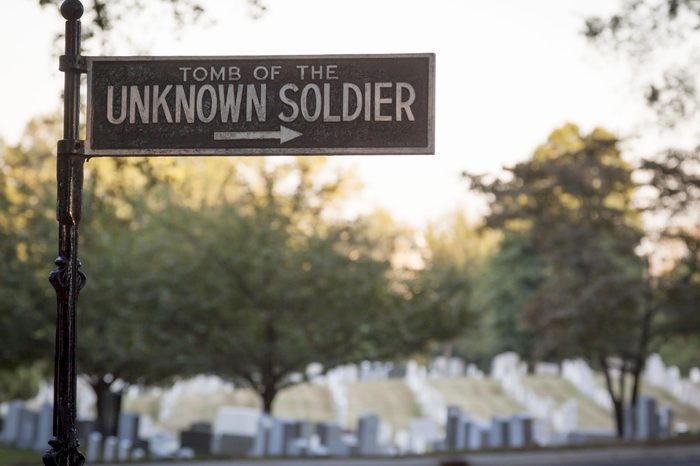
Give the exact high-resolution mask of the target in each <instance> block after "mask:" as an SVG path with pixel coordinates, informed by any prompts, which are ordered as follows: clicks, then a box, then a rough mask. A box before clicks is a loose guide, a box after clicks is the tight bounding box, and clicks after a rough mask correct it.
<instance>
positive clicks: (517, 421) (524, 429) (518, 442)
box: [509, 414, 533, 448]
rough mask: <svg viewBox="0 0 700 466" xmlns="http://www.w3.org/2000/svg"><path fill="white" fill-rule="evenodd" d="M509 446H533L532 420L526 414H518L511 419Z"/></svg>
mask: <svg viewBox="0 0 700 466" xmlns="http://www.w3.org/2000/svg"><path fill="white" fill-rule="evenodd" d="M509 428H510V432H509V433H510V435H509V437H510V438H509V440H510V442H509V446H511V447H513V448H523V447H526V446H528V445H531V444H532V437H533V435H532V434H533V432H532V418H531V417H530V416H527V415H524V414H517V415H515V416H513V417H511V418H510V426H509Z"/></svg>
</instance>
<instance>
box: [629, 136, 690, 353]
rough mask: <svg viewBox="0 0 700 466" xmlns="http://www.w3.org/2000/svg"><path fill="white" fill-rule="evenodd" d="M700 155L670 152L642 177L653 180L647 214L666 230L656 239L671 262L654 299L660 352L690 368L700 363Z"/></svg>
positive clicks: (662, 272) (663, 270) (646, 163)
mask: <svg viewBox="0 0 700 466" xmlns="http://www.w3.org/2000/svg"><path fill="white" fill-rule="evenodd" d="M698 167H700V152H699V151H697V150H695V151H675V150H671V151H667V152H666V153H664V154H662V156H661V157H658V158H657V159H650V160H645V161H644V162H643V164H642V166H641V170H640V171H641V172H642V173H643V174H645V175H646V177H647V179H648V184H647V185H648V187H650V188H651V191H652V193H653V195H651V196H649V197H648V199H649V201H648V202H649V204H648V205H647V209H648V210H649V211H650V212H651V213H652V214H653V215H654V216H655V223H657V224H659V225H662V226H661V227H660V228H656V229H654V230H652V235H653V237H652V239H653V240H654V241H655V243H656V244H658V245H659V248H658V249H660V250H662V251H666V256H670V257H667V260H666V261H665V262H664V264H663V265H661V266H658V267H657V268H660V270H658V271H657V275H658V277H657V278H656V280H655V296H656V298H657V301H658V307H659V308H660V309H661V310H662V311H663V312H662V313H661V316H660V317H661V318H662V326H661V330H662V334H663V336H664V337H665V338H666V339H667V341H666V343H665V344H664V345H663V346H662V347H661V351H662V353H666V354H667V355H668V356H669V359H670V360H671V361H673V362H674V363H676V364H681V365H684V366H685V367H688V366H691V365H696V364H697V361H698V360H699V359H700V337H698V335H700V315H699V313H698V303H699V302H700V217H699V216H698V212H700V174H699V172H698Z"/></svg>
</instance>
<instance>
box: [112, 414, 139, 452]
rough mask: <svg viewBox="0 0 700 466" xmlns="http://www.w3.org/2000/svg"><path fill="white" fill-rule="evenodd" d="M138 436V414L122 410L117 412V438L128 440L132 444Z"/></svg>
mask: <svg viewBox="0 0 700 466" xmlns="http://www.w3.org/2000/svg"><path fill="white" fill-rule="evenodd" d="M138 436H139V415H138V414H137V413H130V412H128V411H122V412H120V413H119V424H118V425H117V438H119V440H128V441H129V442H131V444H132V445H133V444H134V442H135V441H136V439H137V438H138Z"/></svg>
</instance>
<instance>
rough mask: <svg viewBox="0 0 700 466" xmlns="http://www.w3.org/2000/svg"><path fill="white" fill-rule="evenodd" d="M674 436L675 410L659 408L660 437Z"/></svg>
mask: <svg viewBox="0 0 700 466" xmlns="http://www.w3.org/2000/svg"><path fill="white" fill-rule="evenodd" d="M671 435H673V410H671V408H670V407H669V406H663V407H661V408H659V437H660V438H669V437H670V436H671Z"/></svg>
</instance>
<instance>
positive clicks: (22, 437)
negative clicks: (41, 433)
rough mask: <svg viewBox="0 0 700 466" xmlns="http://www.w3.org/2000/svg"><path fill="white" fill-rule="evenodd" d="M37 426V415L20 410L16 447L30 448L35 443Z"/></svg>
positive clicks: (28, 410)
mask: <svg viewBox="0 0 700 466" xmlns="http://www.w3.org/2000/svg"><path fill="white" fill-rule="evenodd" d="M38 426H39V413H37V412H36V411H32V410H30V409H26V408H22V411H21V412H20V424H19V437H18V438H17V446H18V447H20V448H26V449H29V448H32V447H33V446H34V442H35V441H36V434H37V428H38Z"/></svg>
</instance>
